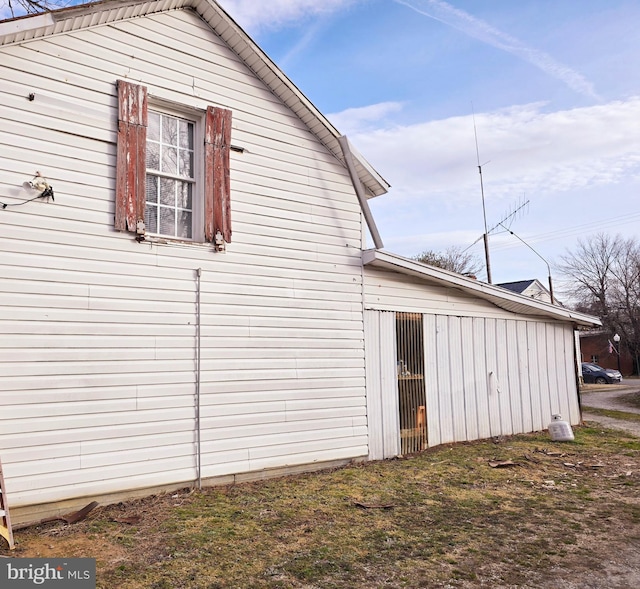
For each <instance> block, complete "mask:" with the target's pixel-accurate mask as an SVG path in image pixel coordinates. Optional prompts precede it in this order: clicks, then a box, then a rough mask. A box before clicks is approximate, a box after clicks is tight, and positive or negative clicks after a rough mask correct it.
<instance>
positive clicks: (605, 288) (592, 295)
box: [558, 233, 640, 372]
mask: <svg viewBox="0 0 640 589" xmlns="http://www.w3.org/2000/svg"><path fill="white" fill-rule="evenodd" d="M561 260H562V261H561V263H560V264H558V269H559V270H560V272H562V273H563V274H564V276H565V277H566V278H567V279H568V285H569V288H568V289H567V292H568V294H569V295H570V296H571V297H572V299H573V300H574V303H575V306H576V308H578V309H580V310H582V311H585V312H588V313H591V314H593V315H595V316H596V317H598V318H599V319H600V320H601V321H602V325H603V327H604V328H605V329H606V330H607V331H609V332H610V333H612V334H613V333H618V334H619V335H620V336H621V343H622V345H623V346H624V347H625V348H626V349H627V350H628V351H629V352H630V353H631V355H632V356H633V358H634V364H635V371H636V372H637V371H638V359H639V357H640V243H639V242H638V241H637V240H636V239H624V238H622V237H620V236H616V237H611V236H609V235H606V234H602V233H600V234H598V235H595V236H593V237H590V238H588V239H585V240H579V241H578V247H577V248H576V249H575V250H574V251H571V252H567V253H566V254H565V255H563V256H561Z"/></svg>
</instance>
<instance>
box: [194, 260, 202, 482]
mask: <svg viewBox="0 0 640 589" xmlns="http://www.w3.org/2000/svg"><path fill="white" fill-rule="evenodd" d="M201 279H202V268H198V269H197V270H196V398H195V405H196V408H195V409H196V416H195V417H196V424H195V425H196V475H197V482H198V489H202V449H201V443H200V357H201V345H200V317H201V313H200V290H201V287H200V285H201Z"/></svg>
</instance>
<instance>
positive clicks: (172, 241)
mask: <svg viewBox="0 0 640 589" xmlns="http://www.w3.org/2000/svg"><path fill="white" fill-rule="evenodd" d="M137 241H138V242H139V243H141V244H149V245H150V246H154V245H155V246H165V247H178V248H196V249H206V250H208V251H211V250H213V251H214V252H219V251H222V252H223V253H224V250H219V249H218V248H216V247H215V245H214V244H212V243H207V242H203V241H190V240H187V239H179V238H171V237H162V236H160V235H145V236H144V238H142V239H140V238H137Z"/></svg>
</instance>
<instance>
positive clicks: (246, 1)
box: [219, 0, 359, 33]
mask: <svg viewBox="0 0 640 589" xmlns="http://www.w3.org/2000/svg"><path fill="white" fill-rule="evenodd" d="M357 1H359V0H323V1H322V2H318V0H269V1H268V2H259V1H256V0H219V2H220V4H221V5H222V6H223V8H224V9H225V10H226V11H227V12H229V14H231V16H232V17H233V18H234V19H235V20H236V21H237V22H238V23H239V24H240V26H242V27H243V28H245V29H247V30H248V31H250V32H253V33H255V32H256V31H258V30H260V29H265V28H278V27H281V26H283V25H286V24H289V23H291V22H296V21H299V20H306V19H308V18H312V17H317V16H320V15H326V14H330V13H333V12H336V11H338V10H341V9H343V8H346V7H348V6H350V5H352V4H354V3H355V2H357Z"/></svg>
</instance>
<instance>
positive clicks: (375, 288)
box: [365, 267, 524, 319]
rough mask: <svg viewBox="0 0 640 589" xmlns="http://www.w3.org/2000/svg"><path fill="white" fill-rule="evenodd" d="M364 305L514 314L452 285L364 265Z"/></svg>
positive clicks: (466, 313) (382, 308) (462, 313)
mask: <svg viewBox="0 0 640 589" xmlns="http://www.w3.org/2000/svg"><path fill="white" fill-rule="evenodd" d="M365 307H366V308H367V309H374V310H379V311H404V312H409V313H436V314H443V315H451V314H453V315H457V316H460V317H462V316H469V317H471V316H478V315H480V316H486V317H495V318H503V319H511V318H513V317H514V314H513V313H510V312H509V311H505V310H504V309H500V308H499V307H496V306H495V305H492V304H491V303H489V302H488V301H484V300H482V299H480V298H477V297H474V296H473V295H470V294H466V293H463V292H462V291H460V290H456V289H455V288H445V287H443V286H439V285H438V286H436V285H431V284H429V283H428V282H427V281H425V280H419V279H417V278H413V277H411V276H406V275H403V274H399V273H396V272H389V271H386V270H379V269H376V268H371V267H365ZM523 318H524V317H523Z"/></svg>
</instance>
